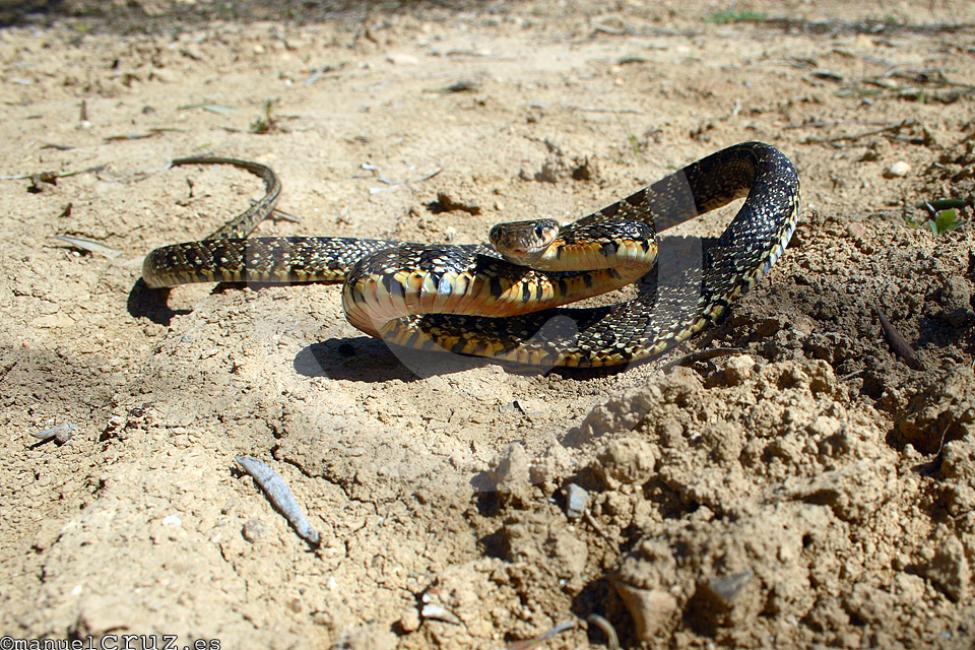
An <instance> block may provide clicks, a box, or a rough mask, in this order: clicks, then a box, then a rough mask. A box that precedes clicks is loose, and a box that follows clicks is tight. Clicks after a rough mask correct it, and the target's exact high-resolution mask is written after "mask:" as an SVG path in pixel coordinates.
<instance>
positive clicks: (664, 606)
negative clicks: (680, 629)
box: [613, 582, 679, 641]
mask: <svg viewBox="0 0 975 650" xmlns="http://www.w3.org/2000/svg"><path fill="white" fill-rule="evenodd" d="M613 586H614V587H615V588H616V593H618V594H619V595H620V598H621V599H622V601H623V605H625V606H626V610H627V611H628V612H629V613H630V617H631V618H632V619H633V626H634V627H635V628H636V636H637V638H638V639H639V640H641V641H650V640H651V639H653V638H654V637H655V636H656V635H657V632H658V631H660V630H663V629H664V628H665V627H667V625H668V623H669V622H670V621H671V619H673V618H675V617H676V616H677V614H678V612H679V609H678V607H677V599H675V598H674V597H673V596H671V595H670V594H669V593H667V592H666V591H661V590H659V589H640V588H638V587H634V586H632V585H628V584H624V583H621V582H614V583H613Z"/></svg>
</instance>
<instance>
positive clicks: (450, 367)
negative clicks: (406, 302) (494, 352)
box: [293, 336, 491, 383]
mask: <svg viewBox="0 0 975 650" xmlns="http://www.w3.org/2000/svg"><path fill="white" fill-rule="evenodd" d="M489 363H491V361H490V360H489V359H481V358H478V357H466V356H462V355H458V354H452V353H449V352H429V351H421V350H411V349H408V348H400V347H395V346H388V345H386V343H385V342H383V341H381V340H379V339H374V338H371V337H368V336H358V337H355V338H346V339H328V340H326V341H322V342H319V343H312V344H311V345H308V346H305V347H304V348H303V349H302V350H300V351H299V352H298V354H296V355H295V358H294V362H293V367H294V370H295V372H296V373H298V374H299V375H302V376H304V377H327V378H329V379H343V380H346V381H357V382H369V383H372V382H385V381H390V380H399V381H403V382H414V381H418V380H421V379H426V378H428V377H432V376H435V375H447V374H453V373H457V372H464V371H466V370H471V369H473V368H479V367H481V366H485V365H488V364H489Z"/></svg>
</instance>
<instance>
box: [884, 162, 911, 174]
mask: <svg viewBox="0 0 975 650" xmlns="http://www.w3.org/2000/svg"><path fill="white" fill-rule="evenodd" d="M910 171H911V166H910V165H908V164H907V163H906V162H904V161H903V160H898V161H897V162H895V163H894V164H893V165H891V166H890V167H888V168H887V169H886V171H884V176H886V177H887V178H900V177H902V176H907V174H908V172H910Z"/></svg>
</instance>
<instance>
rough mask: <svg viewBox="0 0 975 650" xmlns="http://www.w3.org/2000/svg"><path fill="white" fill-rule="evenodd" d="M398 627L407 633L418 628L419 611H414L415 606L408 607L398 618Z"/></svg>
mask: <svg viewBox="0 0 975 650" xmlns="http://www.w3.org/2000/svg"><path fill="white" fill-rule="evenodd" d="M399 628H400V629H401V630H402V631H403V632H405V633H407V634H409V633H410V632H416V631H417V630H418V629H420V612H418V611H416V607H410V608H408V609H407V610H406V611H405V612H403V615H402V616H400V618H399Z"/></svg>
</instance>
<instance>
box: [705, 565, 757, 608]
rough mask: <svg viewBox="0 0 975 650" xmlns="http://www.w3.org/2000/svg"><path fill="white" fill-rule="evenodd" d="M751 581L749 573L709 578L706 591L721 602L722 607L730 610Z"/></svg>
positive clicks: (750, 573)
mask: <svg viewBox="0 0 975 650" xmlns="http://www.w3.org/2000/svg"><path fill="white" fill-rule="evenodd" d="M751 579H752V572H751V571H742V572H740V573H735V574H733V575H730V576H722V577H716V578H711V579H710V580H709V581H708V585H707V588H708V590H709V591H710V592H711V593H712V594H713V595H714V596H715V597H716V598H717V599H718V600H719V601H720V602H721V604H722V605H724V606H726V607H728V608H731V606H732V605H733V604H734V600H735V598H736V597H737V596H738V594H739V593H741V590H742V589H744V588H745V585H747V584H748V583H749V582H751Z"/></svg>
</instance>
